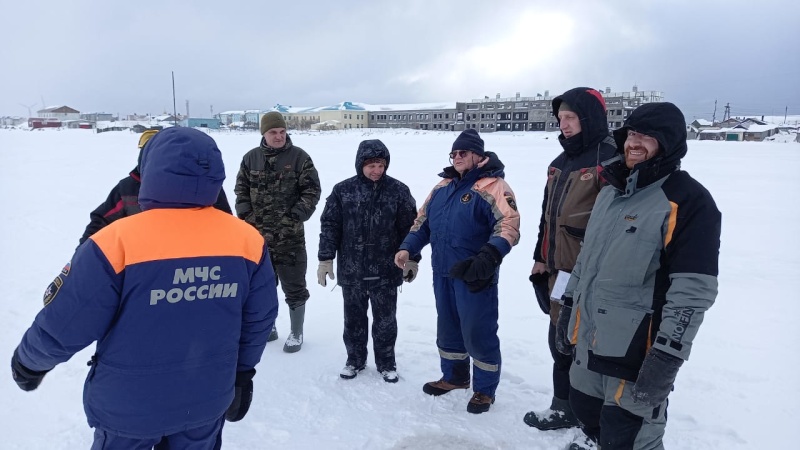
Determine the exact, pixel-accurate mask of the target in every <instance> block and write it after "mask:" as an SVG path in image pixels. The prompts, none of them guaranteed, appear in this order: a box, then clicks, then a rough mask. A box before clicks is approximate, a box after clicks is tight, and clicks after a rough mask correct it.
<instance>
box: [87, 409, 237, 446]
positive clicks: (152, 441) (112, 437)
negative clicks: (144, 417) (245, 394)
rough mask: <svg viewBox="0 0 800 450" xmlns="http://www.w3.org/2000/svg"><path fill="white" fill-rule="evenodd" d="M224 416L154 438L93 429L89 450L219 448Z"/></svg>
mask: <svg viewBox="0 0 800 450" xmlns="http://www.w3.org/2000/svg"><path fill="white" fill-rule="evenodd" d="M224 425H225V417H220V418H219V420H217V421H215V422H212V423H210V424H208V425H205V426H202V427H198V428H192V429H191V430H186V431H181V432H180V433H175V434H170V435H169V436H158V437H154V438H143V439H136V438H127V437H122V436H119V435H116V434H114V433H111V432H108V431H105V430H101V429H99V428H95V429H94V442H93V443H92V449H91V450H150V449H153V450H172V449H191V450H219V449H220V448H222V427H223V426H224Z"/></svg>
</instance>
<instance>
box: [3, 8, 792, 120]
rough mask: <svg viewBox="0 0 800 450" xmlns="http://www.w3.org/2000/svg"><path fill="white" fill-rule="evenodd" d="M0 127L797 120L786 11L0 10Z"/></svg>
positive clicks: (789, 17)
mask: <svg viewBox="0 0 800 450" xmlns="http://www.w3.org/2000/svg"><path fill="white" fill-rule="evenodd" d="M0 30H2V40H1V41H0V116H2V115H13V116H26V115H27V112H28V107H29V106H30V107H31V109H32V110H33V111H34V114H35V111H36V110H38V109H41V108H42V103H43V102H44V103H45V104H46V105H47V106H53V105H68V106H71V107H73V108H75V109H78V110H80V111H82V112H109V113H114V114H117V113H119V114H121V115H125V114H130V113H134V112H136V113H162V112H165V111H171V110H172V83H171V79H170V72H171V71H174V72H175V87H176V97H177V109H178V111H179V112H181V113H185V111H186V100H189V102H190V111H191V114H192V116H200V117H207V116H209V115H210V113H211V109H212V107H213V112H214V113H218V112H221V111H225V110H236V109H268V108H271V107H272V106H274V105H275V104H277V103H280V104H284V105H290V106H323V105H330V104H335V103H338V102H341V101H354V102H364V103H371V104H381V103H422V102H442V101H449V102H455V101H465V100H470V99H474V98H483V96H490V97H494V96H495V95H496V94H498V93H499V94H501V96H503V97H513V96H514V95H515V94H516V93H517V92H519V93H520V94H521V95H522V96H535V95H536V94H544V91H546V90H547V91H549V92H550V94H551V95H556V94H558V93H561V92H563V91H565V90H567V89H570V88H572V87H575V86H591V87H595V88H598V89H604V88H606V87H610V88H611V90H612V91H614V92H618V91H630V90H631V88H632V86H633V85H634V84H636V85H638V87H639V89H640V90H659V91H663V92H664V95H665V97H666V100H669V101H672V102H675V103H676V104H678V106H679V107H681V109H683V110H684V113H685V115H686V116H687V119H688V120H691V119H692V118H693V117H707V118H711V113H712V112H713V109H714V101H715V100H718V103H719V104H718V106H717V118H719V117H721V116H722V113H723V107H724V106H723V105H724V104H726V103H730V105H731V112H732V114H733V115H745V114H748V115H750V114H767V115H782V114H783V113H784V108H785V107H787V106H788V108H789V114H800V86H799V85H798V84H799V83H800V2H798V1H797V0H759V1H745V0H727V1H717V0H703V1H689V0H686V1H683V0H674V1H670V0H660V1H657V0H630V1H622V0H618V1H617V0H605V1H600V0H597V1H584V0H573V1H570V2H558V1H554V0H547V1H538V0H518V1H504V0H492V1H486V0H474V1H473V0H459V1H450V0H408V1H403V0H395V1H383V0H364V1H361V0H358V1H348V0H341V1H338V2H337V1H324V0H293V1H282V2H275V1H267V0H265V1H246V0H244V1H219V0H214V1H208V0H193V1H169V0H161V1H150V0H143V1H135V2H127V1H126V2H117V1H108V0H104V1H89V0H76V1H71V2H56V1H53V2H34V1H21V0H20V1H17V2H12V1H9V0H0Z"/></svg>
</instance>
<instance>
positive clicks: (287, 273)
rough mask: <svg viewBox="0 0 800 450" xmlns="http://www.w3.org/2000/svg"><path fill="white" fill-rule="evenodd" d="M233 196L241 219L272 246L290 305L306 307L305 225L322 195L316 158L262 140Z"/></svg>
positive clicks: (247, 161) (242, 170) (246, 159)
mask: <svg viewBox="0 0 800 450" xmlns="http://www.w3.org/2000/svg"><path fill="white" fill-rule="evenodd" d="M234 192H235V193H236V215H237V216H239V218H240V219H244V220H245V221H246V222H247V223H249V224H251V225H253V226H254V227H256V229H258V231H259V232H261V234H262V235H263V236H264V238H265V239H266V241H267V246H268V247H269V252H270V255H271V257H272V260H273V265H274V267H275V271H276V273H277V275H278V279H279V280H280V283H281V285H282V288H283V293H284V294H285V295H286V303H287V304H288V305H289V307H290V308H292V309H294V308H297V307H299V306H302V305H304V304H305V302H306V300H308V297H309V294H308V289H306V268H307V265H308V257H307V255H306V239H305V230H304V228H303V222H305V221H306V220H308V219H309V218H310V217H311V215H312V214H313V213H314V210H315V209H316V207H317V203H318V202H319V198H320V193H321V188H320V184H319V175H318V174H317V169H316V168H314V162H313V161H311V157H310V156H308V153H306V152H305V151H304V150H303V149H302V148H300V147H296V146H294V145H293V144H292V140H291V138H290V137H289V136H286V144H285V145H284V146H283V147H282V148H278V149H275V148H270V147H268V146H267V144H266V142H265V140H264V139H263V138H262V139H261V145H259V146H258V147H256V148H254V149H252V150H250V151H249V152H247V153H246V154H245V155H244V157H243V158H242V165H241V167H240V168H239V174H238V175H237V176H236V188H235V189H234Z"/></svg>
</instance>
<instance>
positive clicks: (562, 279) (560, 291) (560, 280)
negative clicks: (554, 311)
mask: <svg viewBox="0 0 800 450" xmlns="http://www.w3.org/2000/svg"><path fill="white" fill-rule="evenodd" d="M569 277H570V274H569V273H567V272H564V271H563V270H559V271H558V276H557V277H556V284H554V285H553V291H552V292H550V298H551V299H553V300H556V301H558V302H560V301H561V296H562V295H564V290H566V289H567V282H569Z"/></svg>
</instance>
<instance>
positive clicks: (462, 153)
mask: <svg viewBox="0 0 800 450" xmlns="http://www.w3.org/2000/svg"><path fill="white" fill-rule="evenodd" d="M468 153H470V151H469V150H453V151H452V152H450V159H456V156H458V157H459V158H464V157H466V156H467V154H468Z"/></svg>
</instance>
